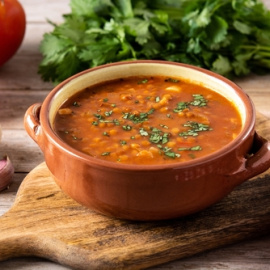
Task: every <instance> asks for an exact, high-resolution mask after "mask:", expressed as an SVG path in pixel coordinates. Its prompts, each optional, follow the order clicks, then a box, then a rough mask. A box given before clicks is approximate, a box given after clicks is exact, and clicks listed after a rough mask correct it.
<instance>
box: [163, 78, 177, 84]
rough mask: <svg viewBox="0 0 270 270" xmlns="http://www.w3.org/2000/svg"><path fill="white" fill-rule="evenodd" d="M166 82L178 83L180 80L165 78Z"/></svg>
mask: <svg viewBox="0 0 270 270" xmlns="http://www.w3.org/2000/svg"><path fill="white" fill-rule="evenodd" d="M165 82H172V83H178V82H180V81H179V80H178V79H173V78H168V79H165Z"/></svg>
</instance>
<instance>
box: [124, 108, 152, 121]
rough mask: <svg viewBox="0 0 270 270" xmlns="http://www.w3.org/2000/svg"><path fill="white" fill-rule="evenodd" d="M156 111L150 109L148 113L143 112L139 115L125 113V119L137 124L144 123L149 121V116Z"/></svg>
mask: <svg viewBox="0 0 270 270" xmlns="http://www.w3.org/2000/svg"><path fill="white" fill-rule="evenodd" d="M153 112H154V109H150V110H149V111H148V112H141V113H139V114H133V113H123V117H122V118H123V119H127V120H130V121H132V122H133V123H135V124H138V123H142V122H144V121H147V120H148V115H150V114H152V113H153Z"/></svg>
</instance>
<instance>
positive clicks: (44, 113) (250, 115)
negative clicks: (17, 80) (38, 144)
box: [39, 60, 255, 171]
mask: <svg viewBox="0 0 270 270" xmlns="http://www.w3.org/2000/svg"><path fill="white" fill-rule="evenodd" d="M141 63H142V64H151V65H153V64H155V63H156V64H164V65H177V66H181V67H184V68H191V69H194V70H197V71H199V72H202V73H204V74H206V75H209V76H211V77H215V79H218V80H221V81H222V82H223V83H225V84H227V85H229V86H230V87H231V88H233V89H234V91H236V92H237V94H238V96H239V97H240V99H241V100H242V101H243V103H244V106H245V108H246V112H247V113H246V120H245V123H244V126H243V128H242V130H241V132H240V133H239V134H238V135H237V137H236V138H235V139H234V140H233V141H231V142H230V143H228V144H227V145H225V146H223V147H222V148H220V149H219V150H217V151H215V152H213V153H211V154H209V155H206V156H203V157H200V158H196V159H193V160H189V161H180V162H173V163H169V164H147V165H143V164H126V163H117V162H112V161H106V160H103V159H99V158H96V157H92V156H90V155H88V154H86V153H83V152H81V151H79V150H76V149H75V148H73V147H72V146H70V145H69V144H67V143H66V142H64V141H63V140H62V139H61V138H60V137H59V136H58V135H57V134H56V133H55V131H54V130H53V127H52V126H51V123H50V120H49V111H50V107H51V104H52V102H53V100H54V98H55V96H56V94H57V92H58V91H60V90H61V89H62V87H63V86H64V85H66V84H67V83H69V82H70V81H72V80H73V79H75V78H77V77H79V76H81V75H84V74H86V73H89V72H93V71H96V70H99V69H105V68H107V67H111V66H115V65H136V64H141ZM39 117H40V124H41V127H42V130H43V132H44V131H45V133H46V134H47V137H49V141H50V142H53V143H54V144H55V145H56V146H57V147H58V148H60V149H62V150H63V151H64V152H66V153H68V154H69V155H71V156H73V157H75V158H76V159H79V160H83V161H84V162H86V163H88V164H89V165H91V166H96V167H106V168H110V169H120V170H123V171H153V170H166V169H175V168H181V167H184V168H189V167H193V166H194V165H196V166H200V165H203V164H205V163H208V162H213V160H216V159H219V158H220V157H222V156H224V155H226V154H228V153H229V152H231V151H233V150H234V149H236V148H237V147H238V146H239V145H241V144H242V142H244V141H245V140H246V139H247V138H248V137H249V135H250V134H251V133H252V132H253V131H254V127H255V107H254V104H253V102H252V100H251V99H250V97H249V96H248V95H247V94H246V93H245V92H244V90H243V89H242V88H241V87H240V86H238V85H237V84H236V83H234V82H232V81H231V80H229V79H227V78H226V77H224V76H222V75H220V74H217V73H215V72H213V71H210V70H207V69H204V68H201V67H197V66H193V65H189V64H185V63H178V62H172V61H164V60H131V61H121V62H114V63H109V64H104V65H100V66H97V67H93V68H89V69H86V70H83V71H81V72H79V73H77V74H75V75H73V76H71V77H69V78H67V79H66V80H64V81H63V82H61V83H59V84H58V85H57V86H55V87H54V88H53V89H52V90H51V91H50V93H49V94H48V95H47V96H46V98H45V100H44V101H43V103H42V106H41V109H40V115H39Z"/></svg>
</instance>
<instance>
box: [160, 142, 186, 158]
mask: <svg viewBox="0 0 270 270" xmlns="http://www.w3.org/2000/svg"><path fill="white" fill-rule="evenodd" d="M157 147H158V148H159V149H160V150H161V152H162V153H163V154H164V155H165V156H167V157H169V158H179V157H181V155H180V154H178V153H175V152H173V151H172V149H171V148H169V147H162V145H160V144H158V145H157Z"/></svg>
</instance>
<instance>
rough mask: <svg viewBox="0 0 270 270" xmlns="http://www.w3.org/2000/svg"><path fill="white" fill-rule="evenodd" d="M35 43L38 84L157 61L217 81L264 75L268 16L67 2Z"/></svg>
mask: <svg viewBox="0 0 270 270" xmlns="http://www.w3.org/2000/svg"><path fill="white" fill-rule="evenodd" d="M70 7H71V13H70V14H67V15H64V22H63V23H61V24H59V25H56V24H54V23H53V22H50V23H51V24H52V25H53V26H54V29H53V31H52V32H51V33H46V34H45V35H44V37H43V40H42V41H41V47H40V49H41V53H42V55H43V59H42V61H41V63H40V65H39V73H40V74H41V76H42V78H43V80H45V81H53V82H54V83H58V82H60V81H62V80H64V79H66V78H67V77H69V76H71V75H73V74H75V73H77V72H79V71H82V70H84V69H87V68H91V67H95V66H98V65H101V64H105V63H109V62H116V61H123V60H132V59H161V60H170V61H175V62H183V63H188V64H193V65H197V66H201V67H203V68H207V69H210V70H212V71H214V72H217V73H220V74H222V75H224V76H241V75H247V74H249V73H250V72H256V73H266V72H269V70H270V11H269V10H267V9H266V8H265V6H264V5H263V3H261V2H260V1H259V0H193V1H189V0H178V1H177V0H155V1H153V0H71V1H70Z"/></svg>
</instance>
